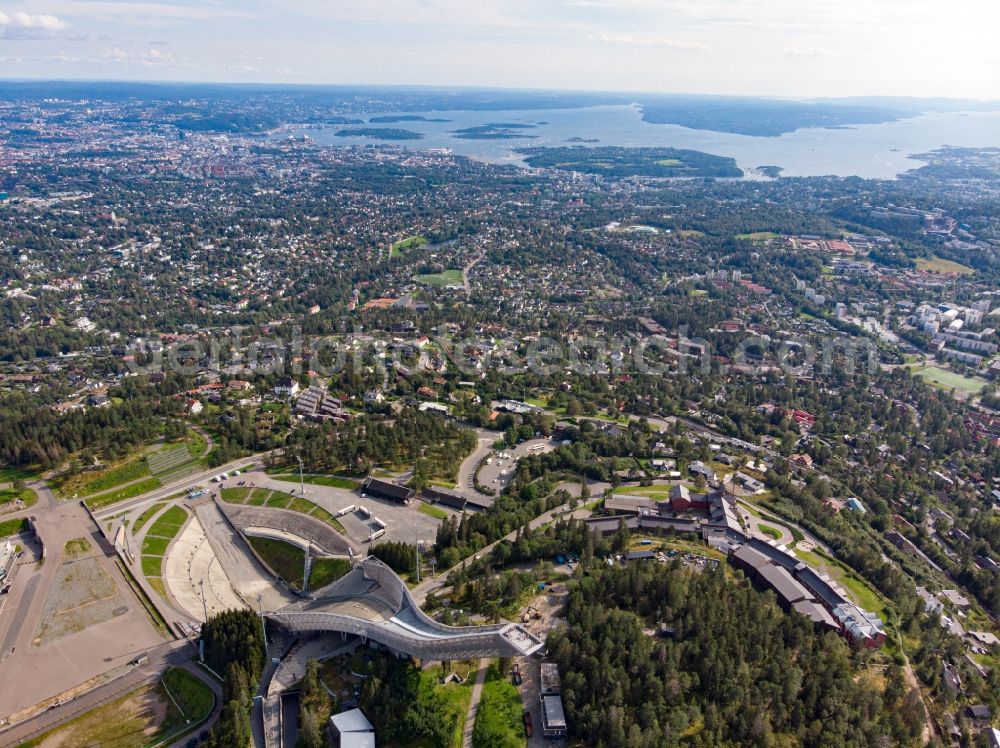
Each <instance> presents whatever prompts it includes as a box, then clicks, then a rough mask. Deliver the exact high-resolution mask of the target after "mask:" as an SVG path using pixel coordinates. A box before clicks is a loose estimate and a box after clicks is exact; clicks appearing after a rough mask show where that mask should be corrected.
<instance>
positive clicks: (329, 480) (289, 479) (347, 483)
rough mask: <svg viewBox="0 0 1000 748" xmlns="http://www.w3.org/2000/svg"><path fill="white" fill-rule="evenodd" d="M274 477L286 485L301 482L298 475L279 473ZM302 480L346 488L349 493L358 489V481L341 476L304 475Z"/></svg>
mask: <svg viewBox="0 0 1000 748" xmlns="http://www.w3.org/2000/svg"><path fill="white" fill-rule="evenodd" d="M272 477H273V478H274V479H275V480H280V481H285V482H286V483H298V482H299V476H298V473H278V474H277V475H274V476H272ZM302 480H303V482H304V483H312V484H313V485H316V486H331V487H333V488H346V489H347V490H348V491H353V490H354V489H355V488H357V487H358V482H357V481H355V480H351V479H350V478H343V477H341V476H339V475H304V476H302Z"/></svg>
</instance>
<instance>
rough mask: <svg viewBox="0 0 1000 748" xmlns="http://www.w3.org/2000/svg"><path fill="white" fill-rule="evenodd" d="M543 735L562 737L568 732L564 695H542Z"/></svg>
mask: <svg viewBox="0 0 1000 748" xmlns="http://www.w3.org/2000/svg"><path fill="white" fill-rule="evenodd" d="M541 702H542V735H543V736H544V737H546V738H560V737H562V736H563V735H565V734H566V714H565V712H563V703H562V696H560V695H559V694H549V695H545V696H542V697H541Z"/></svg>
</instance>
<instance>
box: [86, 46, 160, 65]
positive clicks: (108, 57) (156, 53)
mask: <svg viewBox="0 0 1000 748" xmlns="http://www.w3.org/2000/svg"><path fill="white" fill-rule="evenodd" d="M101 59H102V60H103V61H104V62H112V63H119V62H128V63H138V64H140V65H160V64H166V63H172V62H173V61H174V56H173V55H172V54H170V52H163V51H161V50H159V49H154V48H152V47H151V48H150V49H147V50H146V51H144V52H126V51H125V50H124V49H121V48H119V47H112V48H110V49H106V50H104V51H103V52H101Z"/></svg>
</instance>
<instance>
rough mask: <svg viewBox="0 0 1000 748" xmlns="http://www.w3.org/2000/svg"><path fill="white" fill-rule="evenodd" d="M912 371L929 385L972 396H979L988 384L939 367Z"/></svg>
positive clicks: (915, 368)
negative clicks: (960, 391)
mask: <svg viewBox="0 0 1000 748" xmlns="http://www.w3.org/2000/svg"><path fill="white" fill-rule="evenodd" d="M911 371H912V372H913V373H914V374H919V375H920V376H921V377H923V379H924V381H925V382H927V383H928V384H933V385H935V386H937V387H943V388H945V389H952V388H953V387H954V388H956V389H959V390H962V391H963V392H968V393H969V394H970V395H978V394H979V392H980V391H981V390H982V389H983V387H985V386H986V384H987V382H986V380H985V379H980V378H979V377H967V376H964V375H962V374H956V373H955V372H953V371H949V370H948V369H942V368H940V367H938V366H920V367H914V368H912V369H911Z"/></svg>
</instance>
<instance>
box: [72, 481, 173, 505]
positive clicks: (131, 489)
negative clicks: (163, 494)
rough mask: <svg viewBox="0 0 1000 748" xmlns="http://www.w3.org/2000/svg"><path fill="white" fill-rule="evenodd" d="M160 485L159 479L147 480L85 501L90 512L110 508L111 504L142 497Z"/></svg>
mask: <svg viewBox="0 0 1000 748" xmlns="http://www.w3.org/2000/svg"><path fill="white" fill-rule="evenodd" d="M161 485H162V484H161V483H160V479H159V478H147V479H146V480H142V481H139V482H138V483H133V484H131V485H128V486H125V488H121V489H119V490H117V491H111V492H110V493H102V494H100V495H99V496H94V497H92V498H90V499H87V506H89V507H90V510H91V511H96V510H97V509H101V508H103V507H106V506H110V505H111V504H117V503H118V502H119V501H125V500H126V499H134V498H135V497H136V496H142V495H143V494H144V493H149V492H150V491H155V490H156V489H157V488H160V487H161Z"/></svg>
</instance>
